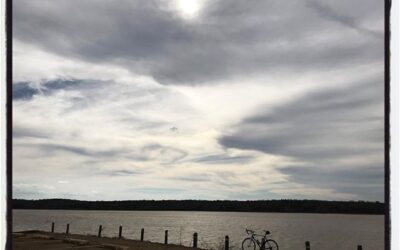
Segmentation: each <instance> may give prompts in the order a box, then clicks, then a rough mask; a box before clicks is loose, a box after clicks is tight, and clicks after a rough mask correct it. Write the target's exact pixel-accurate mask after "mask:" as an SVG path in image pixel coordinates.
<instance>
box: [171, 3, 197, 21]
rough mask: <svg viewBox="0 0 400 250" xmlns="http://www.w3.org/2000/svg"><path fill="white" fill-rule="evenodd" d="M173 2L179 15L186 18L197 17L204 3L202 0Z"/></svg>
mask: <svg viewBox="0 0 400 250" xmlns="http://www.w3.org/2000/svg"><path fill="white" fill-rule="evenodd" d="M174 2H175V4H174V5H175V8H176V9H177V10H178V11H179V13H180V14H181V16H182V17H184V18H187V19H192V18H195V17H197V16H198V15H199V13H200V11H201V9H202V7H203V5H204V0H175V1H174Z"/></svg>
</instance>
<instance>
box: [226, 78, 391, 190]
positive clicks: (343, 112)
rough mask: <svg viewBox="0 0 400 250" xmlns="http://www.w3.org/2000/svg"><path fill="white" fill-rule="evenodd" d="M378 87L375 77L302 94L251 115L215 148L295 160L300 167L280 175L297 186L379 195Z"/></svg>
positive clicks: (380, 102)
mask: <svg viewBox="0 0 400 250" xmlns="http://www.w3.org/2000/svg"><path fill="white" fill-rule="evenodd" d="M382 82H383V79H382V77H381V76H379V77H377V78H375V79H366V80H364V81H361V82H356V83H348V84H347V86H346V87H341V88H331V89H322V90H317V91H314V92H311V93H308V94H305V95H303V96H301V97H299V98H297V99H295V100H293V101H291V102H288V103H286V104H283V105H282V106H280V107H277V108H276V109H274V110H273V111H272V112H270V113H259V114H253V115H250V116H249V117H247V118H245V119H243V121H242V122H241V123H239V124H237V125H236V126H235V129H234V132H233V133H231V134H226V135H224V136H222V137H221V138H220V139H219V142H220V143H221V144H222V145H224V146H225V147H228V148H238V149H252V150H259V151H261V152H265V153H268V154H278V155H283V156H287V157H292V158H295V159H297V160H298V161H299V163H300V166H297V167H290V168H281V169H280V171H281V172H282V173H284V174H286V175H288V176H289V178H290V180H292V181H295V182H298V183H302V184H308V185H315V186H319V187H327V188H333V189H336V190H338V191H339V190H341V191H343V190H344V186H346V185H347V186H352V185H363V186H365V190H372V189H374V190H375V192H374V193H375V194H376V193H379V194H383V185H376V184H377V183H378V184H379V183H380V184H382V183H383V172H384V161H383V150H384V137H383V136H384V134H383V84H382ZM302 164H306V165H308V167H302V166H301V165H302ZM371 164H372V165H371ZM366 173H372V175H368V176H367V175H366ZM313 179H314V180H313ZM346 192H349V193H352V192H357V191H355V189H354V190H352V189H351V188H348V189H346ZM367 194H370V192H366V193H365V195H366V196H364V197H365V198H367V197H368V198H370V197H371V196H368V195H367ZM376 196H378V195H376Z"/></svg>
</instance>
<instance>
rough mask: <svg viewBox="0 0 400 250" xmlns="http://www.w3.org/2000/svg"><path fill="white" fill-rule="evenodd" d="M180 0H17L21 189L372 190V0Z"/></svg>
mask: <svg viewBox="0 0 400 250" xmlns="http://www.w3.org/2000/svg"><path fill="white" fill-rule="evenodd" d="M174 3H177V2H174ZM177 6H178V5H175V4H171V2H170V1H155V0H137V1H128V0H122V1H120V2H119V4H118V5H115V4H112V3H111V2H109V1H105V0H104V1H103V0H100V1H98V0H96V1H95V0H87V1H82V2H79V3H72V2H71V1H66V0H60V1H57V2H54V1H50V0H43V1H40V3H39V2H37V1H26V0H16V1H15V3H14V15H13V16H14V23H13V29H14V32H13V34H14V37H13V39H14V41H13V42H14V43H13V44H14V46H13V55H14V57H13V63H14V69H13V71H14V73H13V74H14V80H15V82H14V84H13V86H14V89H13V90H14V91H13V112H14V113H13V124H14V130H13V137H14V141H13V142H14V145H13V149H14V151H13V157H14V158H13V162H14V168H13V171H14V172H13V173H14V175H13V177H14V184H15V185H16V190H19V191H18V192H15V193H16V194H17V197H41V198H45V197H51V196H53V197H68V198H78V199H99V197H100V199H113V200H115V199H149V198H151V199H153V198H154V199H155V198H168V199H191V198H203V199H226V198H233V199H247V198H249V199H268V198H279V197H282V198H297V197H304V198H321V199H340V200H342V199H368V200H382V199H383V196H382V190H383V189H382V184H383V179H382V172H383V72H384V67H383V49H384V46H383V36H382V35H381V34H382V32H383V21H382V20H383V4H382V3H377V2H376V1H372V0H368V1H361V0H360V1H356V2H351V3H350V2H348V1H325V2H324V3H322V2H319V1H308V0H307V1H269V0H267V1H259V0H255V1H247V2H245V1H228V0H207V1H203V2H202V5H201V6H200V5H199V6H198V8H197V9H196V13H195V14H193V15H192V16H190V15H189V14H188V13H186V14H185V13H184V10H182V9H180V8H178V7H177ZM354 6H357V8H355V7H354ZM181 7H182V6H181ZM186 7H187V6H186ZM99 17H101V18H99ZM173 128H176V129H173ZM364 170H365V171H364ZM319 176H320V177H321V178H319V179H318V177H319ZM308 177H310V178H308ZM65 179H67V180H68V181H69V182H70V183H68V185H63V190H62V191H60V190H58V189H55V190H54V192H53V191H51V190H49V189H46V188H44V186H43V185H46V187H51V186H57V185H59V184H60V183H58V182H56V181H55V180H65ZM319 180H321V181H319ZM104 182H108V185H107V188H105V187H104V188H103V186H104V185H103V184H104ZM82 183H84V184H85V185H82ZM21 185H22V186H21ZM30 187H35V188H30ZM90 190H95V191H96V193H95V192H91V191H90ZM161 190H164V191H163V193H161V194H159V192H161ZM29 192H30V193H29Z"/></svg>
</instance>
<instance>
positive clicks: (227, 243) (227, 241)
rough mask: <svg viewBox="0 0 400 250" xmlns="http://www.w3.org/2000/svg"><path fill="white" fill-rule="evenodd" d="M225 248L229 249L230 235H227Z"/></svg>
mask: <svg viewBox="0 0 400 250" xmlns="http://www.w3.org/2000/svg"><path fill="white" fill-rule="evenodd" d="M225 250H229V236H228V235H227V236H225Z"/></svg>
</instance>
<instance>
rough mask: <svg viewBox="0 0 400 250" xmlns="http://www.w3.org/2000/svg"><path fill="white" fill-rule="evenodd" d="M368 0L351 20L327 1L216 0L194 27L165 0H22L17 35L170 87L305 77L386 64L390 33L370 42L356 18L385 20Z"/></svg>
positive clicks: (379, 8)
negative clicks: (274, 75) (278, 74)
mask: <svg viewBox="0 0 400 250" xmlns="http://www.w3.org/2000/svg"><path fill="white" fill-rule="evenodd" d="M364 2H365V1H362V2H361V1H360V3H359V4H362V5H365V6H369V8H367V9H365V8H364V9H363V11H364V12H360V11H359V10H358V9H357V8H354V9H353V11H352V15H353V16H351V17H350V16H348V15H349V14H348V13H346V14H341V13H338V12H337V11H333V10H332V9H331V8H330V7H327V6H328V5H325V4H321V3H318V2H309V1H296V2H288V1H279V2H275V1H251V2H241V1H234V2H233V1H225V0H220V1H211V3H209V4H208V5H207V6H206V7H205V10H204V11H203V13H202V18H201V21H199V22H191V23H190V22H187V21H185V20H182V19H181V18H179V17H178V16H177V15H176V14H174V13H172V12H171V11H168V10H167V9H166V7H165V6H163V5H162V4H161V2H159V1H148V0H145V1H135V2H133V1H123V2H121V3H120V4H119V5H118V6H117V5H115V4H112V3H111V2H108V1H102V2H101V4H99V2H98V1H85V2H82V3H80V4H79V5H77V4H75V3H72V2H70V1H57V2H54V1H41V2H40V3H39V2H37V1H24V0H18V1H16V3H15V13H14V16H15V23H14V26H15V28H14V30H15V32H14V34H15V35H14V37H15V39H18V40H21V41H24V42H28V43H31V44H34V45H36V46H40V47H43V48H45V49H46V50H50V51H52V52H54V53H57V54H60V55H62V56H67V57H70V58H79V59H82V60H86V61H89V62H94V63H103V62H106V63H113V64H117V65H120V66H123V67H125V68H127V69H129V70H133V71H134V72H139V73H144V74H149V75H152V76H153V77H155V78H156V79H158V80H159V81H161V83H164V84H171V83H172V84H198V83H201V82H210V81H213V80H220V79H226V78H227V77H234V76H237V75H240V76H244V75H246V76H247V75H252V74H265V73H268V72H271V71H272V70H289V71H291V72H292V73H300V72H304V71H318V70H330V69H331V68H332V67H346V66H349V65H353V66H355V65H359V64H364V63H365V62H376V61H380V60H382V58H383V36H380V38H381V39H375V37H374V39H369V34H372V33H373V31H369V30H365V29H363V28H361V27H360V26H359V25H358V24H357V22H356V21H355V20H356V19H357V20H360V21H361V20H365V19H366V18H376V16H377V15H376V13H378V14H381V15H378V16H380V17H382V16H383V14H382V13H383V8H382V6H380V5H382V4H380V5H378V4H375V5H374V4H371V3H370V2H372V1H368V3H369V4H366V3H364ZM353 4H354V5H353V6H358V5H359V4H356V3H353ZM121 6H124V7H123V8H121ZM310 6H311V7H312V8H310ZM249 13H251V14H250V15H249ZM277 13H279V15H277ZM322 15H323V17H322V20H324V19H326V18H328V19H333V20H335V21H336V23H340V24H344V25H346V26H350V27H352V28H355V29H357V30H361V31H365V32H362V34H364V33H367V34H366V35H367V36H366V37H364V38H360V37H357V36H356V35H351V36H350V37H351V39H349V38H350V37H349V36H348V35H346V34H345V33H344V31H343V26H342V25H339V26H338V25H336V24H335V22H324V21H321V16H322ZM99 16H102V17H104V18H102V19H99V18H98V17H99ZM35 27H40V29H37V28H35ZM381 28H382V30H383V27H381ZM318 33H321V34H322V33H323V34H328V33H329V34H330V35H332V34H335V35H334V38H333V40H330V41H329V40H327V41H324V42H318V40H317V37H315V38H313V36H314V35H316V34H318ZM373 34H375V33H373ZM376 35H378V34H376ZM343 39H345V40H346V42H340V41H342V40H343ZM294 41H295V42H294Z"/></svg>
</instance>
